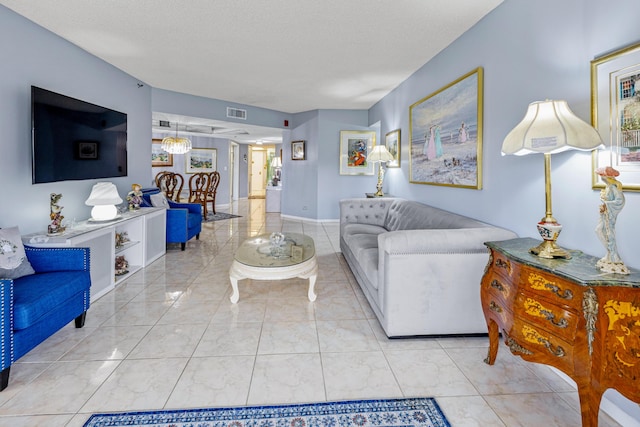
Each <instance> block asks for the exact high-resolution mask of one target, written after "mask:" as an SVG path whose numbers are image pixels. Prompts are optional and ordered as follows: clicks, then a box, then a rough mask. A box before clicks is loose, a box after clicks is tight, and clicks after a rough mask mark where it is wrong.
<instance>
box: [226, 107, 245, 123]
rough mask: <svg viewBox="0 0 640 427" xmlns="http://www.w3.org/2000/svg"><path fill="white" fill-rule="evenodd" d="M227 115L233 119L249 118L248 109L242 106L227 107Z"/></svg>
mask: <svg viewBox="0 0 640 427" xmlns="http://www.w3.org/2000/svg"><path fill="white" fill-rule="evenodd" d="M227 117H230V118H232V119H241V120H247V110H242V109H240V108H233V107H227Z"/></svg>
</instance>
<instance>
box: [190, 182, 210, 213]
mask: <svg viewBox="0 0 640 427" xmlns="http://www.w3.org/2000/svg"><path fill="white" fill-rule="evenodd" d="M210 182H211V179H210V177H209V173H207V172H198V173H194V174H193V175H191V177H190V178H189V203H199V204H200V205H202V215H203V216H204V218H205V219H206V218H207V213H208V212H207V194H208V193H209V184H210Z"/></svg>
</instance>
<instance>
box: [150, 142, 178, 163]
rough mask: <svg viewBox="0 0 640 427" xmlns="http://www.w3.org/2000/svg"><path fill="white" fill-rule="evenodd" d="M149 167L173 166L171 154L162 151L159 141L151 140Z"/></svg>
mask: <svg viewBox="0 0 640 427" xmlns="http://www.w3.org/2000/svg"><path fill="white" fill-rule="evenodd" d="M151 166H152V167H153V166H173V154H171V153H167V152H166V151H164V150H163V149H162V140H161V139H152V140H151Z"/></svg>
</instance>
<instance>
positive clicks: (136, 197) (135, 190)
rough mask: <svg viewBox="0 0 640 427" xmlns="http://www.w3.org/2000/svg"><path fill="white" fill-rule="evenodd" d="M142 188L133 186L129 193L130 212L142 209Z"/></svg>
mask: <svg viewBox="0 0 640 427" xmlns="http://www.w3.org/2000/svg"><path fill="white" fill-rule="evenodd" d="M141 190H142V186H141V185H140V184H132V185H131V191H129V192H128V193H127V202H129V210H130V211H133V210H136V209H140V205H141V204H142V191H141Z"/></svg>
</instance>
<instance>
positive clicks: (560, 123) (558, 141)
mask: <svg viewBox="0 0 640 427" xmlns="http://www.w3.org/2000/svg"><path fill="white" fill-rule="evenodd" d="M603 147H604V145H603V144H602V138H600V135H599V134H598V132H597V131H596V130H595V129H594V128H593V127H592V126H591V125H590V124H588V123H587V122H585V121H583V120H582V119H580V118H578V117H577V116H576V115H575V114H573V112H572V111H571V109H569V106H568V105H567V102H566V101H549V100H547V101H539V102H532V103H531V104H529V108H528V109H527V113H526V114H525V116H524V119H522V121H521V122H520V123H518V125H517V126H516V127H515V128H513V130H512V131H511V132H509V134H508V135H507V136H506V138H505V139H504V142H503V143H502V155H507V154H514V155H516V156H522V155H525V154H531V153H549V154H554V153H560V152H562V151H566V150H593V149H595V148H603Z"/></svg>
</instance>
